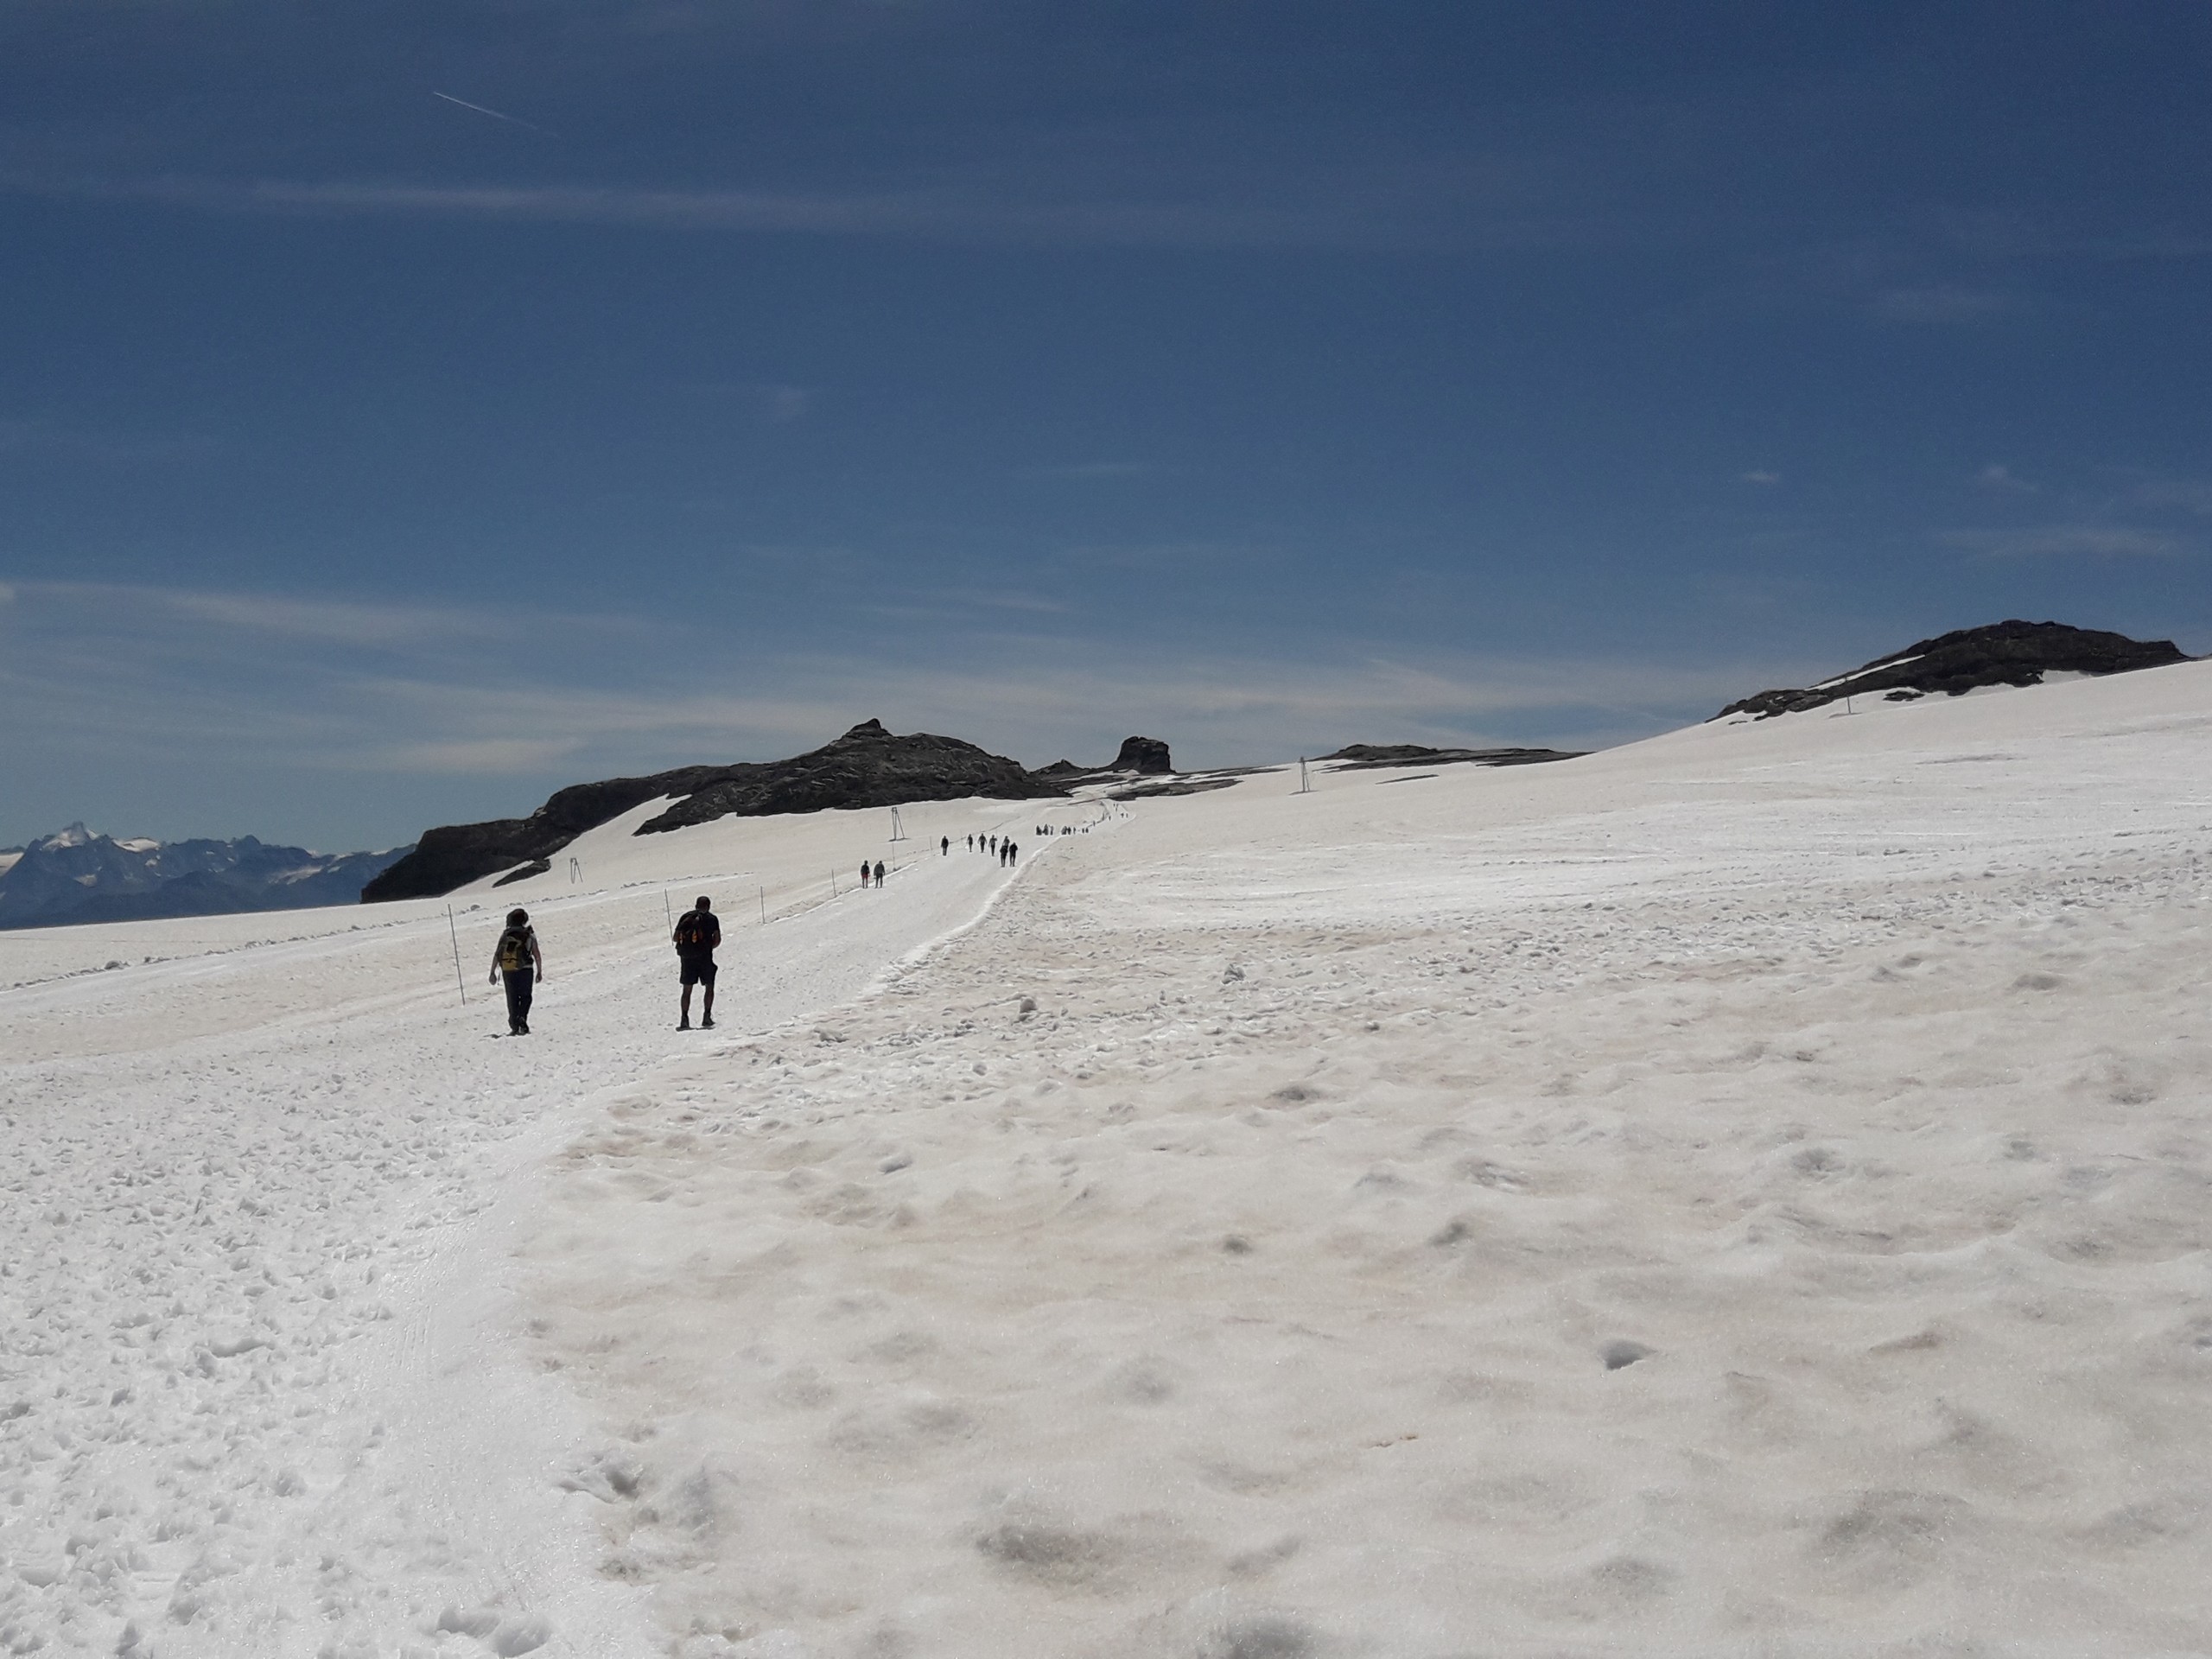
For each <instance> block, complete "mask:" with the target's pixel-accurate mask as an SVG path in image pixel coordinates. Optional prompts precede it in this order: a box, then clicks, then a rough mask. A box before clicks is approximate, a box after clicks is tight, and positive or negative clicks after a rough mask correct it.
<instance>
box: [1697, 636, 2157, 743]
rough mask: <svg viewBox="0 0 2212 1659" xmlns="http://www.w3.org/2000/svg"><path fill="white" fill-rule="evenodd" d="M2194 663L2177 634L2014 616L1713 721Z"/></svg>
mask: <svg viewBox="0 0 2212 1659" xmlns="http://www.w3.org/2000/svg"><path fill="white" fill-rule="evenodd" d="M2189 660H2190V659H2189V658H2188V656H2187V655H2186V654H2184V653H2183V652H2182V651H2181V650H2180V648H2179V647H2177V645H2175V644H2174V642H2173V641H2172V640H2171V639H2129V638H2128V637H2127V636H2126V634H2124V633H2107V632H2101V631H2100V630H2098V629H2094V628H2076V627H2071V626H2068V625H2067V624H2065V623H2063V622H2023V621H2020V620H2018V619H2015V620H2010V621H2005V622H1993V623H1990V624H1988V625H1986V626H1983V627H1979V628H1961V629H1959V630H1957V631H1956V632H1951V633H1940V634H1937V635H1936V637H1935V638H1934V639H1921V640H1916V641H1915V642H1914V643H1913V644H1911V645H1907V646H1906V647H1905V648H1904V650H1903V651H1899V652H1891V653H1890V655H1888V656H1886V657H1878V658H1875V659H1874V660H1873V661H1872V662H1871V663H1868V664H1866V665H1865V666H1864V667H1862V668H1855V669H1853V670H1852V671H1850V672H1849V673H1847V674H1839V675H1837V676H1836V677H1834V679H1828V680H1822V681H1821V683H1819V684H1818V685H1812V686H1806V687H1803V688H1802V689H1793V688H1782V689H1778V690H1770V691H1761V692H1759V693H1758V695H1757V696H1749V697H1745V698H1744V699H1742V700H1741V701H1740V702H1732V703H1730V704H1729V705H1728V706H1727V707H1726V709H1722V710H1721V711H1720V712H1719V714H1717V715H1713V719H1714V720H1723V719H1726V717H1727V716H1729V715H1751V717H1752V718H1753V719H1756V720H1771V719H1773V718H1774V717H1775V716H1776V715H1793V714H1802V713H1804V712H1805V711H1806V710H1808V709H1818V708H1821V707H1822V706H1824V705H1825V704H1827V703H1831V702H1841V701H1842V700H1843V699H1844V698H1846V697H1870V696H1879V697H1881V698H1883V699H1885V701H1887V702H1911V701H1912V700H1913V699H1915V698H1916V697H1926V696H1936V694H1938V693H1941V694H1942V695H1943V696H1952V697H1956V696H1964V695H1965V694H1966V693H1967V692H1968V691H1974V690H1980V688H1981V687H1983V686H1988V685H2011V686H2026V685H2040V684H2042V683H2043V681H2044V676H2045V675H2048V674H2067V675H2075V674H2093V675H2094V674H2126V673H2130V672H2133V671H2134V670H2137V669H2141V668H2164V667H2165V666H2166V665H2168V664H2172V663H2185V662H2187V661H2189Z"/></svg>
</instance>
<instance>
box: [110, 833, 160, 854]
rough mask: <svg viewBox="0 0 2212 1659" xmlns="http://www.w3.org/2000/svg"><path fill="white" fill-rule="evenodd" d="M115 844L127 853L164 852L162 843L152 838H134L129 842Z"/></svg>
mask: <svg viewBox="0 0 2212 1659" xmlns="http://www.w3.org/2000/svg"><path fill="white" fill-rule="evenodd" d="M115 844H116V845H117V846H118V847H120V848H122V849H123V850H124V852H126V853H158V852H160V851H161V850H162V843H161V842H158V841H156V840H155V839H154V838H153V837H152V836H132V837H131V838H130V840H129V841H118V842H116V843H115Z"/></svg>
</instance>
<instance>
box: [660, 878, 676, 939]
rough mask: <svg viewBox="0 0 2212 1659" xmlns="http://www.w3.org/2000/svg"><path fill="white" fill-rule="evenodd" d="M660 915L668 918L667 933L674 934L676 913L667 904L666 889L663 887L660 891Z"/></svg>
mask: <svg viewBox="0 0 2212 1659" xmlns="http://www.w3.org/2000/svg"><path fill="white" fill-rule="evenodd" d="M660 913H661V914H662V915H664V916H665V917H667V918H668V931H670V932H671V933H673V932H675V931H676V911H675V908H674V907H673V906H671V905H670V903H669V902H668V889H667V888H666V887H663V888H662V889H661V890H660Z"/></svg>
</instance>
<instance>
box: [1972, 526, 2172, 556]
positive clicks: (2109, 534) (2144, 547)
mask: <svg viewBox="0 0 2212 1659" xmlns="http://www.w3.org/2000/svg"><path fill="white" fill-rule="evenodd" d="M1935 539H1936V542H1937V543H1939V544H1941V545H1942V546H1944V547H1950V548H1956V549H1957V550H1959V551H1961V552H1962V553H1975V554H1980V556H1982V557H1984V558H1991V559H2054V558H2083V557H2087V558H2099V559H2132V558H2171V557H2173V556H2176V555H2177V554H2182V553H2186V552H2188V551H2190V548H2189V547H2188V546H2186V545H2185V544H2184V543H2182V542H2180V541H2179V540H2177V539H2176V538H2175V537H2171V536H2167V535H2163V534H2161V533H2159V532H2158V531H2148V530H2137V529H2134V528H2132V527H2131V526H2128V525H2126V524H2038V525H2031V526H2028V527H2025V528H2022V529H2018V530H1947V531H1941V532H1939V533H1938V534H1937V535H1936V538H1935Z"/></svg>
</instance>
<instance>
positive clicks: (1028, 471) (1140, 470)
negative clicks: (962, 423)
mask: <svg viewBox="0 0 2212 1659" xmlns="http://www.w3.org/2000/svg"><path fill="white" fill-rule="evenodd" d="M1159 470H1160V469H1159V468H1158V467H1154V466H1152V465H1150V464H1149V463H1148V462H1145V461H1078V462H1076V463H1074V464H1072V465H1069V466H1065V467H1020V468H1019V469H1018V470H1017V471H1016V472H1015V474H1014V476H1016V477H1017V478H1071V479H1114V478H1142V477H1144V476H1146V475H1147V474H1151V473H1156V472H1158V471H1159Z"/></svg>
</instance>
